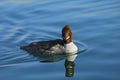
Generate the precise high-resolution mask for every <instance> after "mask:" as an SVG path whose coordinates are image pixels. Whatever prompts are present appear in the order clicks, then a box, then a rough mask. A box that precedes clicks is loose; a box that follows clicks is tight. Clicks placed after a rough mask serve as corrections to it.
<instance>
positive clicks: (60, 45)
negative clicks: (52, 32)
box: [21, 25, 78, 55]
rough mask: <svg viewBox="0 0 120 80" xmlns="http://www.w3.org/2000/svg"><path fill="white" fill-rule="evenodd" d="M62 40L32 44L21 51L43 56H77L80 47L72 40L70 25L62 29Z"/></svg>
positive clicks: (23, 47)
mask: <svg viewBox="0 0 120 80" xmlns="http://www.w3.org/2000/svg"><path fill="white" fill-rule="evenodd" d="M61 33H62V39H55V40H48V41H38V42H32V43H30V44H29V45H27V46H22V47H21V49H23V50H25V51H27V52H29V53H32V54H41V55H55V54H69V55H71V54H75V53H77V51H78V47H77V46H76V45H75V44H74V42H73V40H72V31H71V29H70V26H69V25H65V26H64V27H63V28H62V31H61Z"/></svg>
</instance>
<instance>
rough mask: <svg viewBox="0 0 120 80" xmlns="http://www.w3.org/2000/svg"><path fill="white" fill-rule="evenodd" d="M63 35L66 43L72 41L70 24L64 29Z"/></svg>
mask: <svg viewBox="0 0 120 80" xmlns="http://www.w3.org/2000/svg"><path fill="white" fill-rule="evenodd" d="M62 37H63V41H64V42H65V44H68V43H70V42H72V31H71V29H70V27H69V25H66V26H65V27H64V28H63V29H62Z"/></svg>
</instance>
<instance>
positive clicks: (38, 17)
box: [0, 0, 120, 80]
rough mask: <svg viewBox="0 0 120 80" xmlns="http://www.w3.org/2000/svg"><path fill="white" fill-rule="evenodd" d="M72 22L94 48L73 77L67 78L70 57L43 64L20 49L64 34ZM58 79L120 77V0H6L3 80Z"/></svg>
mask: <svg viewBox="0 0 120 80" xmlns="http://www.w3.org/2000/svg"><path fill="white" fill-rule="evenodd" d="M66 24H69V25H70V26H71V29H72V31H73V40H74V41H78V42H82V43H84V44H86V45H87V46H88V47H87V50H86V51H84V52H79V54H78V56H77V58H76V60H75V69H74V76H73V77H66V76H65V66H64V62H65V60H64V59H62V60H59V61H57V62H51V63H42V62H40V61H39V59H40V58H39V59H38V58H37V57H35V56H32V55H29V54H28V53H27V52H25V51H23V50H21V49H20V46H23V45H27V44H29V43H31V42H33V41H43V40H51V39H56V38H57V39H58V38H61V29H62V28H63V27H64V26H65V25H66ZM76 44H77V43H76ZM77 45H78V46H79V44H77ZM53 79H54V80H69V79H70V80H120V0H99V1H98V0H0V80H53Z"/></svg>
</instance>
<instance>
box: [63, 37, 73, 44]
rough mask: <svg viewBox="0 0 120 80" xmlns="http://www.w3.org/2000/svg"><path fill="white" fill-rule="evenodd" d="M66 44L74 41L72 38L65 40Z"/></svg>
mask: <svg viewBox="0 0 120 80" xmlns="http://www.w3.org/2000/svg"><path fill="white" fill-rule="evenodd" d="M64 42H65V44H69V43H71V42H72V39H71V38H70V39H67V40H64Z"/></svg>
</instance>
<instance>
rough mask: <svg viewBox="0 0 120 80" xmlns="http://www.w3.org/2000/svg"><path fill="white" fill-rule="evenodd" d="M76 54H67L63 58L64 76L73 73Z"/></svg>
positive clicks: (70, 75) (69, 75)
mask: <svg viewBox="0 0 120 80" xmlns="http://www.w3.org/2000/svg"><path fill="white" fill-rule="evenodd" d="M76 57H77V54H73V55H67V56H66V59H65V64H64V65H65V69H66V73H65V75H66V77H72V76H73V75H74V67H75V62H74V61H75V59H76Z"/></svg>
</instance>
